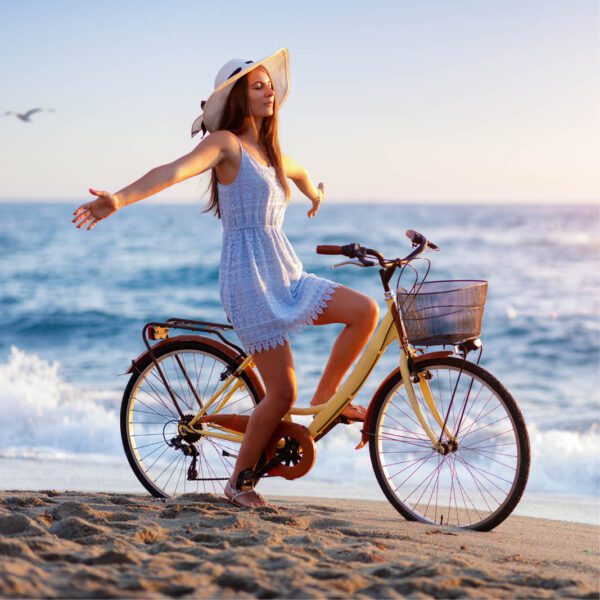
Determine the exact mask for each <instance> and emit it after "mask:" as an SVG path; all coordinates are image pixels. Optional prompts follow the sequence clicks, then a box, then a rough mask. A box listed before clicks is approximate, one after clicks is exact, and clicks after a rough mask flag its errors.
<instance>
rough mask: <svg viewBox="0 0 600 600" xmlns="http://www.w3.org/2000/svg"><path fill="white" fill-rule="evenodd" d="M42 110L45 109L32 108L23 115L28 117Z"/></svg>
mask: <svg viewBox="0 0 600 600" xmlns="http://www.w3.org/2000/svg"><path fill="white" fill-rule="evenodd" d="M41 110H44V109H43V108H31V109H29V110H28V111H27V112H26V113H24V114H23V117H25V118H26V119H28V118H29V117H30V116H31V115H32V114H34V113H36V112H40V111H41Z"/></svg>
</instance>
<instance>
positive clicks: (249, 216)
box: [73, 48, 378, 506]
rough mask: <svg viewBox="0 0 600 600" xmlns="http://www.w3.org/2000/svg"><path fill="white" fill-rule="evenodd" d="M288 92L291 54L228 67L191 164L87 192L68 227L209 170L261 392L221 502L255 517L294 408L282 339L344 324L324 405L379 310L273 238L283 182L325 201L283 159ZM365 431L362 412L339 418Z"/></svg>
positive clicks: (227, 272)
mask: <svg viewBox="0 0 600 600" xmlns="http://www.w3.org/2000/svg"><path fill="white" fill-rule="evenodd" d="M288 90H289V54H288V50H287V49H286V48H283V49H281V50H279V51H277V52H275V53H274V54H272V55H271V56H268V57H266V58H264V59H262V60H260V61H257V62H253V61H245V60H241V59H233V60H231V61H229V62H228V63H227V64H225V65H224V66H223V67H222V68H221V70H220V71H219V73H218V74H217V77H216V80H215V91H214V92H213V93H212V94H211V96H210V98H209V99H208V100H207V101H206V102H203V103H202V107H203V109H204V112H203V114H202V115H200V117H198V119H196V121H195V122H194V125H193V126H192V136H194V135H195V134H196V133H197V132H198V131H200V130H202V131H203V132H204V133H206V132H210V133H211V135H209V136H208V137H206V138H205V139H203V140H202V141H201V142H200V143H199V144H198V146H196V148H195V149H194V150H192V152H190V153H189V154H187V155H185V156H182V157H181V158H179V159H177V160H175V161H174V162H172V163H169V164H166V165H162V166H160V167H157V168H155V169H152V170H151V171H149V172H148V173H147V174H146V175H144V176H143V177H141V178H140V179H138V180H137V181H135V182H133V183H132V184H130V185H128V186H127V187H125V188H123V189H122V190H120V191H118V192H117V193H115V194H111V193H109V192H105V191H101V190H96V189H90V192H91V193H92V194H93V195H94V196H96V199H95V200H93V201H91V202H88V203H86V204H83V205H81V206H80V207H79V208H78V209H77V210H76V211H75V212H74V215H75V218H74V219H73V222H74V223H76V225H77V227H78V228H82V227H87V229H88V230H91V229H93V228H94V227H95V226H96V225H97V224H98V223H99V222H100V221H101V220H103V219H106V218H107V217H108V216H110V215H112V214H114V213H115V212H116V211H117V210H120V209H122V208H124V207H125V206H127V205H129V204H133V203H134V202H138V201H139V200H142V199H144V198H147V197H148V196H152V195H153V194H156V193H157V192H159V191H160V190H163V189H164V188H166V187H169V186H171V185H174V184H175V183H178V182H179V181H183V180H184V179H187V178H189V177H193V176H194V175H199V174H200V173H203V172H205V171H207V170H208V169H212V179H211V187H212V193H211V201H210V204H209V206H208V208H207V209H206V210H207V211H208V210H212V211H213V212H214V213H215V214H216V215H217V216H218V217H219V218H221V219H222V221H223V248H222V253H221V268H220V274H219V279H220V290H221V299H222V302H223V307H224V309H225V312H226V313H227V317H228V319H229V320H230V321H231V322H232V323H233V325H234V327H235V330H236V333H237V334H238V336H239V338H240V340H241V341H242V344H243V345H244V347H245V349H246V351H247V352H249V353H252V354H253V356H254V362H255V364H256V367H257V368H258V371H259V373H260V375H261V377H262V379H263V382H264V385H265V392H266V394H265V398H264V399H263V400H262V401H261V402H260V404H259V405H258V406H257V407H256V408H255V410H254V411H253V413H252V415H251V418H250V420H249V422H248V426H247V429H246V432H245V435H244V441H243V443H242V445H241V447H240V451H239V454H238V458H237V461H236V465H235V468H234V470H233V473H232V475H231V479H230V480H229V482H228V483H227V485H226V486H225V490H224V491H225V495H226V496H227V498H229V500H230V501H231V502H232V503H234V504H235V505H237V506H263V505H265V504H266V502H265V500H264V499H263V498H262V497H261V496H260V495H259V494H258V493H257V492H256V491H255V490H254V489H253V486H252V484H251V483H250V482H251V477H249V476H248V475H249V474H250V475H251V473H252V469H253V468H254V467H255V465H256V463H257V461H258V459H259V457H260V454H261V452H262V450H263V449H264V447H265V445H266V443H267V441H268V440H269V438H270V437H271V435H272V433H273V431H274V430H275V428H276V427H277V424H278V423H279V422H280V420H281V419H282V418H283V417H284V415H285V414H286V413H287V412H288V411H289V410H290V409H291V408H292V406H293V404H294V402H295V400H296V377H295V371H294V363H293V359H292V353H291V348H290V343H289V337H288V334H289V332H290V331H291V330H292V329H294V328H296V327H297V326H299V325H302V324H312V325H326V324H329V323H343V324H345V327H344V329H343V330H342V332H341V333H340V335H339V337H338V338H337V340H336V342H335V344H334V346H333V349H332V352H331V356H330V358H329V361H328V363H327V365H326V367H325V371H324V372H323V376H322V378H321V380H320V382H319V385H318V387H317V390H316V392H315V394H314V397H313V399H312V401H311V404H313V405H317V404H321V403H324V402H327V400H329V398H330V397H331V396H332V395H333V394H334V393H335V392H336V390H337V388H338V386H339V384H340V382H341V380H342V378H343V376H344V374H345V373H346V371H347V370H348V368H349V367H350V365H351V364H352V363H353V362H354V360H355V359H356V358H357V356H358V355H359V353H360V351H361V350H362V348H363V347H364V345H365V344H366V342H367V340H368V339H369V336H370V335H371V333H372V332H373V330H374V329H375V326H376V324H377V320H378V306H377V303H376V302H375V301H374V300H372V299H371V298H369V297H368V296H365V295H363V294H361V293H359V292H356V291H354V290H351V289H349V288H347V287H344V286H341V285H339V284H337V283H334V282H332V281H329V280H327V279H324V278H322V277H317V276H315V275H312V274H308V273H305V272H304V271H303V269H302V264H301V263H300V261H299V260H298V257H297V256H296V254H295V252H294V250H293V248H292V247H291V245H290V243H289V241H288V239H287V237H286V236H285V234H284V233H283V231H282V230H281V225H282V222H283V216H284V212H285V208H286V206H287V203H288V200H289V198H290V188H289V185H288V182H287V179H291V180H292V181H293V182H294V184H295V185H296V186H297V188H298V189H299V190H300V191H301V192H302V193H303V194H304V195H306V196H307V197H308V198H309V200H310V201H311V203H312V208H311V209H310V210H309V211H308V217H309V218H311V217H314V216H315V214H316V213H317V211H318V210H319V207H320V205H321V202H322V201H323V186H322V184H319V189H317V188H315V187H314V185H313V183H312V181H311V179H310V177H309V175H308V173H307V171H306V169H304V168H303V167H301V166H300V165H299V164H298V163H297V162H295V161H294V160H292V159H291V158H290V157H289V156H285V155H284V154H282V153H281V150H280V147H279V141H278V110H279V108H280V107H281V105H282V104H283V102H284V101H285V99H286V97H287V94H288ZM342 414H343V415H345V416H346V417H348V418H349V419H351V420H355V421H360V420H364V410H361V407H354V406H352V405H349V406H348V407H346V409H345V410H344V412H343V413H342Z"/></svg>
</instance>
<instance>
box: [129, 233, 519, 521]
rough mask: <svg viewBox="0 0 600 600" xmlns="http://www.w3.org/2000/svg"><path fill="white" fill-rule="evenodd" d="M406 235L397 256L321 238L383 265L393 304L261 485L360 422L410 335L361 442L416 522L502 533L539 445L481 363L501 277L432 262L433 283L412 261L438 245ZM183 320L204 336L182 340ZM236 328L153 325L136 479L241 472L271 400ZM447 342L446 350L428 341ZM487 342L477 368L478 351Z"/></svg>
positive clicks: (132, 401) (136, 418)
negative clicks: (362, 407)
mask: <svg viewBox="0 0 600 600" xmlns="http://www.w3.org/2000/svg"><path fill="white" fill-rule="evenodd" d="M406 235H407V236H408V237H409V239H410V240H411V241H412V243H413V250H412V252H411V253H410V254H408V255H407V256H405V257H404V258H395V259H386V258H384V257H383V256H382V255H381V254H380V253H379V252H378V251H376V250H373V249H369V248H365V247H363V246H360V245H359V244H348V245H345V246H323V245H322V246H317V253H319V254H329V255H343V256H346V257H347V258H349V259H351V260H349V261H345V262H342V263H339V264H337V265H334V266H333V267H332V268H338V267H341V266H345V265H349V264H350V265H357V266H360V267H373V266H375V265H377V264H378V265H379V267H380V268H379V274H380V277H381V282H382V285H383V289H384V298H385V302H386V305H387V313H386V314H385V315H384V316H383V318H382V319H381V321H380V323H379V325H378V327H377V329H376V331H375V332H374V333H373V335H372V337H371V339H370V340H369V342H368V344H367V346H366V347H365V349H364V350H363V353H362V355H361V356H360V358H359V360H358V362H357V363H356V365H355V366H354V368H353V370H352V371H351V373H350V374H349V375H348V376H347V377H346V379H345V381H344V382H343V384H342V385H341V386H340V388H339V390H338V391H337V392H336V393H335V394H334V395H333V396H332V397H331V398H330V399H329V401H328V402H327V403H325V404H321V405H318V406H311V407H308V408H295V407H294V408H292V410H290V411H289V413H288V414H287V415H286V416H285V418H284V419H283V420H282V422H281V423H280V425H278V427H277V429H276V431H275V433H274V434H273V436H272V437H271V439H270V440H269V442H268V443H267V445H266V448H265V450H264V452H263V454H262V456H261V459H260V460H259V462H258V464H257V466H256V468H255V470H254V474H253V476H254V482H256V481H258V480H259V479H260V478H261V477H265V476H266V477H272V476H279V477H283V478H286V479H296V478H298V477H302V476H303V475H305V474H306V473H308V471H310V469H311V468H312V466H313V464H314V462H315V459H316V448H315V443H316V442H317V441H319V440H320V439H321V438H323V437H324V436H325V435H326V434H327V433H328V432H329V431H331V429H332V428H333V427H335V426H336V425H338V424H340V423H347V422H348V421H347V420H346V419H345V418H344V417H343V416H341V412H342V411H343V409H344V408H345V407H346V406H347V405H348V404H349V403H350V402H351V401H352V399H353V398H354V397H355V396H356V394H357V393H358V392H359V390H360V389H361V387H362V385H363V384H364V382H365V381H366V379H367V378H368V377H369V375H370V374H371V372H372V370H373V368H374V367H375V365H376V364H377V362H378V361H379V359H380V358H381V356H382V355H383V353H384V352H385V351H386V350H387V349H388V348H389V346H390V345H391V344H392V342H394V340H397V341H398V348H399V351H400V358H399V366H398V368H396V369H395V370H394V371H392V372H391V373H390V374H389V375H388V376H387V377H386V378H385V379H384V381H383V382H382V383H381V384H380V386H379V388H378V389H377V391H376V392H375V394H374V395H373V398H372V399H371V402H370V404H369V406H368V409H367V413H366V418H365V421H364V423H363V427H362V430H361V440H360V442H359V444H358V446H357V447H356V449H357V450H358V449H360V448H363V447H364V446H366V445H367V444H368V445H369V450H370V458H371V463H372V466H373V470H374V472H375V476H376V479H377V481H378V483H379V485H380V487H381V489H382V491H383V493H384V494H385V496H386V497H387V499H388V500H389V501H390V503H391V504H392V505H393V506H394V508H395V509H396V510H397V511H398V512H399V513H400V514H401V515H402V516H404V517H405V518H406V519H409V520H416V521H421V522H425V523H431V524H436V525H442V526H443V525H449V526H455V527H460V528H466V529H475V530H480V531H488V530H490V529H492V528H494V527H496V526H497V525H499V524H500V523H501V522H502V521H504V519H506V518H507V517H508V516H509V515H510V514H511V512H512V511H513V509H514V508H515V506H516V505H517V503H518V502H519V500H520V498H521V495H522V493H523V491H524V489H525V485H526V482H527V477H528V473H529V463H530V450H529V439H528V434H527V429H526V426H525V422H524V420H523V416H522V414H521V412H520V410H519V408H518V406H517V404H516V402H515V400H514V399H513V397H512V396H511V395H510V393H509V392H508V391H507V390H506V388H505V387H504V386H503V385H502V384H501V383H500V382H499V381H498V380H497V379H496V378H495V377H494V376H493V375H492V374H490V373H489V372H488V371H486V370H485V369H483V368H482V367H481V366H479V364H478V363H479V359H480V357H481V352H482V344H481V341H480V338H479V335H480V332H481V319H482V314H483V307H484V304H485V297H486V293H487V282H485V281H446V282H432V281H427V280H426V278H427V273H428V272H429V268H428V269H427V272H426V274H425V276H424V277H422V278H421V279H419V275H418V271H417V270H416V269H415V268H414V266H413V265H412V262H413V261H415V260H417V259H419V260H425V261H427V264H428V265H429V261H428V259H424V258H422V257H421V256H420V255H421V254H422V253H423V252H424V251H425V250H426V249H430V250H438V247H437V246H436V245H435V244H433V243H432V242H429V241H428V240H427V239H426V238H425V237H424V236H423V235H422V234H420V233H417V232H415V231H412V230H409V231H407V232H406ZM407 268H408V269H412V270H413V271H414V272H415V273H416V274H417V275H416V278H415V280H414V283H413V285H412V287H411V288H410V289H409V290H406V289H404V288H399V287H398V286H399V283H400V281H401V278H402V276H403V274H404V272H405V270H406V269H407ZM397 269H400V271H399V276H398V284H397V286H396V287H397V289H396V291H392V290H391V289H390V285H389V284H390V281H391V279H392V277H393V275H394V273H395V272H396V270H397ZM408 272H410V271H408ZM174 329H175V330H187V331H191V332H193V334H191V335H190V334H186V335H175V336H172V335H171V331H172V330H174ZM231 329H233V328H232V326H231V325H227V324H220V323H211V322H206V321H191V320H185V319H176V318H173V319H168V320H167V321H165V322H151V323H147V324H146V325H145V326H144V329H143V333H142V337H143V340H144V343H145V345H146V351H145V352H143V353H142V354H141V355H140V356H138V357H137V358H136V359H135V360H134V361H132V365H131V367H130V369H129V371H128V372H129V373H131V377H130V380H129V382H128V384H127V387H126V389H125V392H124V395H123V401H122V406H121V436H122V441H123V446H124V449H125V453H126V455H127V459H128V461H129V464H130V465H131V467H132V469H133V471H134V473H135V475H136V476H137V478H138V480H139V481H140V482H141V484H142V485H143V486H144V487H145V488H146V489H147V490H148V491H149V492H150V493H151V494H152V495H154V496H157V497H170V496H176V495H178V494H180V493H187V492H190V491H196V492H199V491H203V492H212V493H215V494H218V493H220V492H222V488H223V487H224V485H225V483H226V481H227V480H228V479H229V477H230V475H231V472H232V469H233V466H234V462H233V461H234V460H235V458H236V447H237V446H238V445H239V443H240V442H241V441H242V439H243V435H244V431H245V428H246V424H247V422H248V419H249V415H250V412H251V410H252V409H253V407H254V406H256V404H258V403H259V402H260V401H261V399H262V398H263V397H264V389H263V386H262V383H261V380H260V377H259V376H258V374H257V373H256V371H255V369H254V364H253V361H252V356H251V355H248V354H246V353H245V352H244V350H243V349H242V348H240V347H239V346H237V345H236V344H234V343H233V342H231V341H230V340H228V339H227V338H226V337H225V336H224V335H223V332H224V331H227V330H231ZM198 333H206V334H209V335H198ZM150 342H155V343H153V344H151V343H150ZM433 345H441V346H443V348H444V349H443V350H439V351H433V352H425V351H424V350H423V348H428V347H429V346H433ZM447 346H451V347H452V350H448V349H446V347H447ZM475 350H479V357H478V359H477V362H476V363H474V362H471V361H469V360H468V354H469V353H470V352H472V351H475ZM225 409H227V411H228V412H226V411H225ZM299 415H309V416H312V417H313V419H312V422H311V423H310V425H308V426H304V425H301V424H299V423H295V422H294V421H293V416H299ZM200 484H202V490H200ZM194 486H195V490H194V489H190V488H193V487H194Z"/></svg>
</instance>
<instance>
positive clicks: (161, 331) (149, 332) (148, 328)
mask: <svg viewBox="0 0 600 600" xmlns="http://www.w3.org/2000/svg"><path fill="white" fill-rule="evenodd" d="M171 329H183V330H186V331H200V332H202V333H209V334H211V335H216V336H217V337H218V338H219V339H220V340H221V341H222V342H223V343H224V344H227V345H228V346H230V347H231V348H233V349H234V350H236V351H237V352H239V353H240V354H241V355H242V356H243V357H245V356H246V352H245V351H244V350H243V349H242V348H240V347H239V346H238V345H237V344H234V343H233V342H232V341H230V340H228V339H227V338H226V337H225V336H224V335H223V334H222V333H221V332H222V331H229V330H232V329H233V325H228V324H226V323H213V322H211V321H194V320H192V319H179V318H177V317H172V318H170V319H167V320H166V321H150V322H149V323H146V324H145V325H144V327H143V329H142V339H143V340H144V344H145V345H146V348H147V349H148V350H149V351H150V353H151V355H152V350H151V347H150V340H152V341H156V340H164V339H167V338H168V337H169V332H170V330H171Z"/></svg>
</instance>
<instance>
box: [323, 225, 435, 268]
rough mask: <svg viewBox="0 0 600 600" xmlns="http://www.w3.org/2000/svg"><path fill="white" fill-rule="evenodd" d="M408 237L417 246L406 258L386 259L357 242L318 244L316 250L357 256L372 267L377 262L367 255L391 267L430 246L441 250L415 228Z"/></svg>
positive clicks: (408, 259) (383, 265) (408, 233)
mask: <svg viewBox="0 0 600 600" xmlns="http://www.w3.org/2000/svg"><path fill="white" fill-rule="evenodd" d="M406 237H407V238H408V239H409V240H410V241H411V242H412V244H413V246H416V248H415V250H413V251H412V252H411V253H410V254H408V255H407V256H405V257H404V258H394V259H386V258H384V257H383V256H382V255H381V254H380V253H379V252H377V250H373V249H371V248H365V247H364V246H361V245H360V244H356V243H354V244H346V245H345V246H335V245H332V244H320V245H319V246H317V248H316V251H317V254H329V255H340V254H341V255H342V256H347V257H348V258H356V259H358V260H359V261H360V262H361V263H362V265H364V266H365V267H372V266H373V265H374V264H375V263H374V262H373V261H371V260H367V258H366V257H367V256H371V257H373V258H376V259H377V262H378V263H379V265H380V266H381V267H391V266H393V265H396V266H399V265H401V264H405V263H407V262H409V261H411V260H413V259H414V258H416V257H417V256H418V255H419V254H421V253H422V252H423V251H424V250H425V248H430V249H431V250H439V247H438V246H437V245H436V244H434V243H433V242H430V241H429V240H428V239H427V238H426V237H425V236H424V235H423V234H422V233H419V232H418V231H414V230H413V229H408V230H407V231H406Z"/></svg>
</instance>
